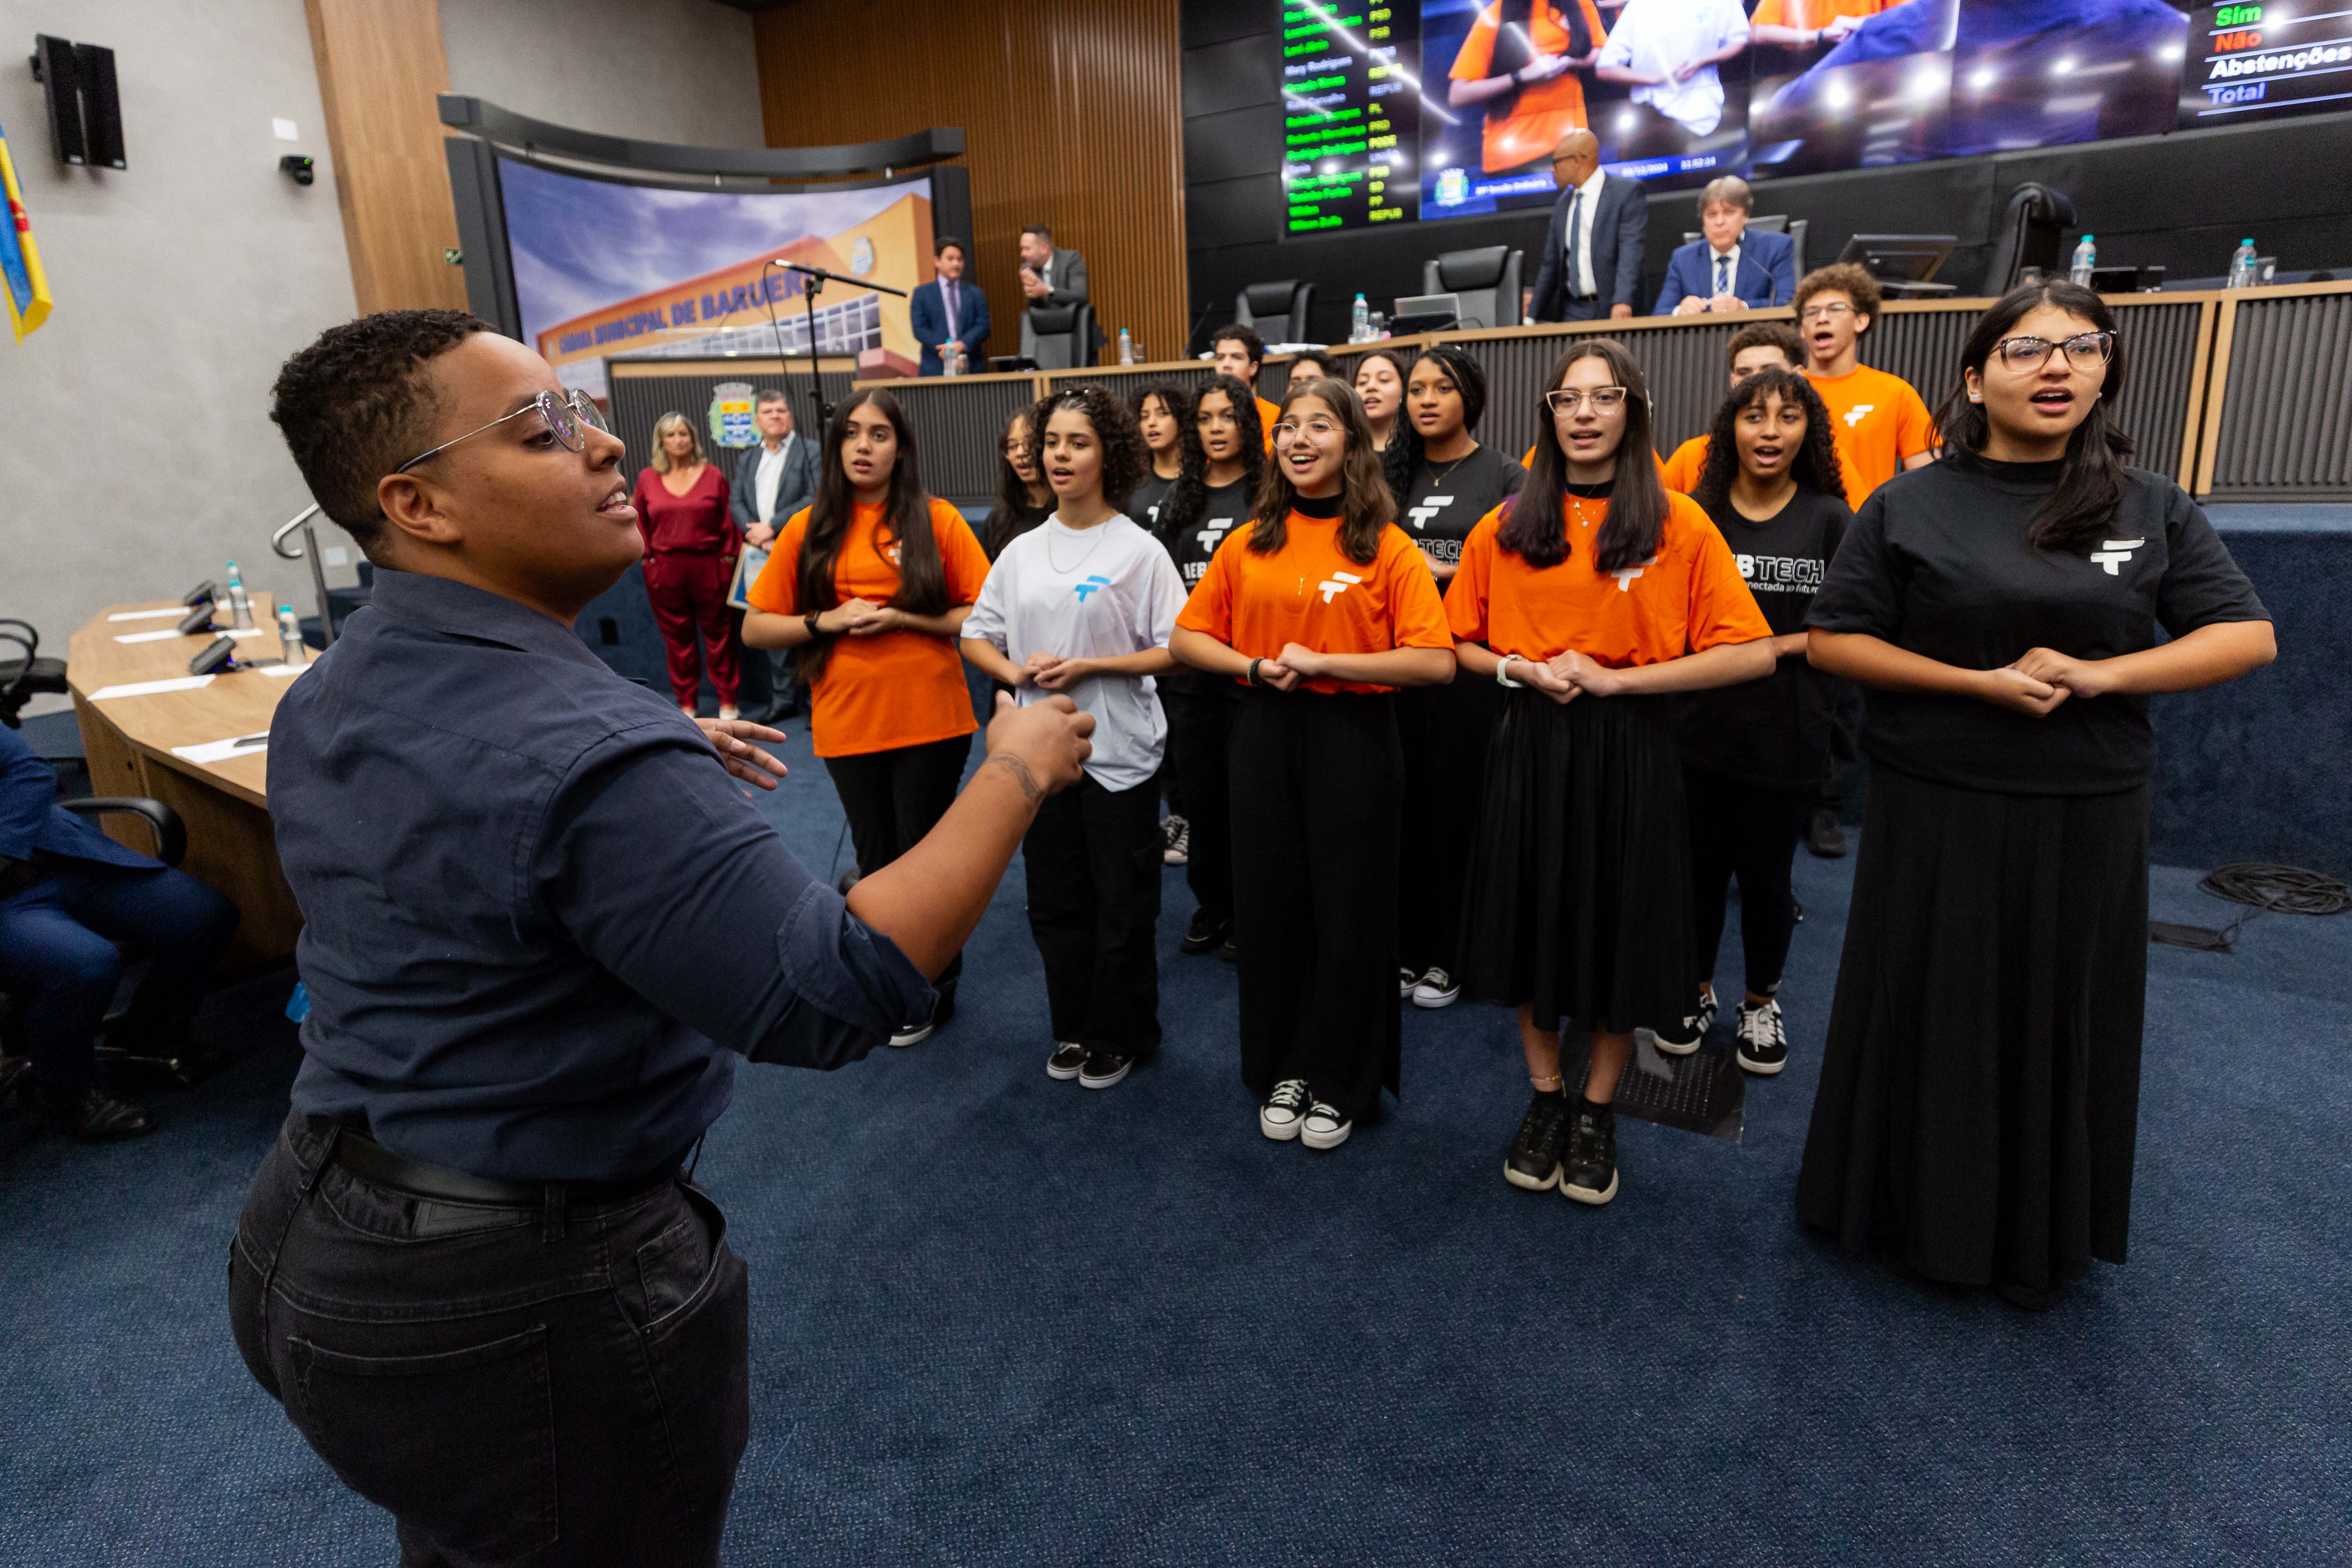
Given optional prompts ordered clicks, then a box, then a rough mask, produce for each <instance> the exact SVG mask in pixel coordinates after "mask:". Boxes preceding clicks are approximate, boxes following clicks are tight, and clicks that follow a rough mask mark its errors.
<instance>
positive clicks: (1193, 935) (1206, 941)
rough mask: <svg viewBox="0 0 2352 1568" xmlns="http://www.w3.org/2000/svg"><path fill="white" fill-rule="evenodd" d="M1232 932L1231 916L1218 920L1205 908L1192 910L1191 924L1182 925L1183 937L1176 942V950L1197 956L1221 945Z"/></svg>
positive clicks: (1214, 949)
mask: <svg viewBox="0 0 2352 1568" xmlns="http://www.w3.org/2000/svg"><path fill="white" fill-rule="evenodd" d="M1233 934H1234V921H1233V916H1231V915H1227V916H1225V917H1224V918H1223V920H1220V919H1218V918H1217V917H1216V916H1215V915H1211V914H1210V913H1209V912H1208V911H1207V910H1205V909H1196V910H1194V911H1192V924H1191V925H1187V926H1185V927H1184V939H1183V940H1182V941H1181V942H1179V943H1177V944H1176V946H1177V950H1178V951H1179V952H1183V953H1190V954H1192V956H1195V957H1198V956H1200V955H1201V954H1202V953H1213V952H1214V951H1216V949H1218V948H1220V947H1222V946H1224V945H1225V943H1226V941H1227V939H1228V938H1230V937H1231V936H1233Z"/></svg>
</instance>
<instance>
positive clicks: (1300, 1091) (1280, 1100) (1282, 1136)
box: [1257, 1078, 1307, 1144]
mask: <svg viewBox="0 0 2352 1568" xmlns="http://www.w3.org/2000/svg"><path fill="white" fill-rule="evenodd" d="M1305 1120H1307V1080H1305V1079H1304V1078H1286V1079H1284V1080H1283V1081H1282V1082H1279V1083H1277V1084H1276V1085H1275V1086H1274V1092H1273V1093H1271V1094H1269V1095H1267V1096H1266V1097H1265V1104H1263V1105H1261V1106H1259V1107H1258V1108H1257V1130H1258V1131H1259V1132H1261V1133H1264V1134H1265V1135H1266V1136H1267V1137H1269V1138H1272V1139H1274V1140H1275V1141H1276V1143H1283V1144H1286V1143H1288V1142H1290V1140H1291V1139H1293V1138H1295V1137H1297V1136H1298V1124H1299V1123H1301V1122H1304V1121H1305Z"/></svg>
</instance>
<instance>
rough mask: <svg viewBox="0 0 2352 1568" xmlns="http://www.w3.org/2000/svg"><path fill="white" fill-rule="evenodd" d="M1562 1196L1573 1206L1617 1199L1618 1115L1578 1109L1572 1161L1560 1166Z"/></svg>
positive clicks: (1570, 1143)
mask: <svg viewBox="0 0 2352 1568" xmlns="http://www.w3.org/2000/svg"><path fill="white" fill-rule="evenodd" d="M1559 1195H1560V1197H1564V1198H1567V1199H1568V1200H1569V1201H1570V1203H1589V1204H1592V1205H1594V1206H1596V1207H1597V1206H1599V1205H1601V1204H1604V1203H1607V1202H1608V1201H1609V1200H1610V1199H1611V1198H1612V1197H1616V1196H1617V1113H1616V1111H1615V1110H1614V1109H1612V1108H1608V1107H1603V1108H1602V1109H1601V1110H1598V1111H1595V1110H1594V1109H1592V1108H1591V1106H1590V1105H1584V1104H1579V1105H1577V1106H1576V1107H1575V1116H1574V1120H1573V1123H1572V1124H1571V1125H1570V1129H1569V1134H1568V1157H1567V1158H1566V1159H1564V1160H1563V1161H1561V1162H1560V1167H1559Z"/></svg>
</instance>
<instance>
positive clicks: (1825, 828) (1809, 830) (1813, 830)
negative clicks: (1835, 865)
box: [1805, 806, 1845, 861]
mask: <svg viewBox="0 0 2352 1568" xmlns="http://www.w3.org/2000/svg"><path fill="white" fill-rule="evenodd" d="M1805 847H1806V848H1807V849H1809V850H1811V851H1812V852H1813V853H1815V854H1817V855H1819V856H1821V858H1822V859H1823V860H1825V861H1833V860H1836V859H1838V858H1839V857H1840V856H1842V855H1843V854H1844V853H1845V830H1844V829H1843V828H1842V827H1840V826H1839V825H1838V820H1837V813H1836V812H1835V811H1832V810H1830V809H1829V808H1828V807H1827V806H1823V807H1822V808H1821V809H1820V810H1816V811H1815V812H1814V813H1813V820H1812V821H1811V822H1810V823H1808V824H1806V827H1805Z"/></svg>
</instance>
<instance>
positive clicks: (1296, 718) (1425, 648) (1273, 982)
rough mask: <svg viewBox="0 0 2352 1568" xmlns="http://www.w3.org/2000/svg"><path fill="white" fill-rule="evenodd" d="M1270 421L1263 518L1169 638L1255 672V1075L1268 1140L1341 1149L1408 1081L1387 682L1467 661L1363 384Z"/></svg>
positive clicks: (1249, 697)
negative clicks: (1390, 479) (1399, 521)
mask: <svg viewBox="0 0 2352 1568" xmlns="http://www.w3.org/2000/svg"><path fill="white" fill-rule="evenodd" d="M1202 401H1203V402H1207V401H1208V399H1207V396H1205V395H1204V397H1203V399H1202ZM1242 406H1244V405H1236V407H1237V409H1238V408H1240V407H1242ZM1243 417H1244V418H1246V417H1247V415H1246V413H1244V414H1243ZM1274 433H1275V465H1274V467H1273V469H1272V471H1271V472H1269V473H1268V474H1267V476H1266V478H1265V485H1264V486H1263V487H1262V488H1261V489H1260V490H1259V492H1258V498H1257V505H1256V507H1255V511H1254V513H1253V514H1252V517H1251V519H1250V526H1249V527H1248V528H1236V529H1235V530H1234V532H1233V533H1232V534H1231V535H1229V536H1227V538H1225V541H1224V543H1223V545H1222V546H1220V547H1219V549H1218V550H1217V553H1216V557H1215V559H1213V560H1212V561H1211V562H1210V563H1209V570H1208V571H1207V572H1206V573H1205V574H1204V575H1203V576H1202V579H1201V584H1200V586H1199V587H1198V588H1196V589H1194V590H1193V591H1192V598H1191V600H1190V601H1187V602H1186V604H1185V606H1184V611H1183V613H1182V614H1181V615H1179V616H1178V617H1177V620H1176V635H1175V637H1174V639H1173V640H1172V641H1171V643H1170V647H1171V650H1172V651H1173V652H1174V653H1175V654H1176V656H1177V657H1178V658H1180V659H1182V660H1183V661H1184V662H1185V663H1186V664H1191V665H1192V666H1193V667H1195V668H1196V669H1200V670H1204V671H1207V672H1209V673H1211V674H1219V675H1223V676H1225V677H1226V678H1227V679H1229V680H1234V681H1238V682H1241V683H1242V684H1243V685H1244V693H1243V701H1242V708H1241V713H1240V715H1239V716H1238V717H1237V718H1236V719H1235V721H1234V732H1233V740H1232V748H1233V749H1232V774H1231V777H1232V782H1233V801H1234V827H1233V831H1234V917H1235V929H1234V938H1235V940H1236V942H1237V943H1238V944H1239V946H1240V948H1241V958H1240V967H1241V985H1242V1009H1241V1011H1242V1018H1241V1035H1242V1041H1241V1043H1242V1081H1243V1082H1244V1083H1247V1084H1248V1085H1249V1087H1250V1089H1251V1091H1252V1092H1254V1093H1255V1094H1257V1095H1258V1096H1259V1097H1260V1098H1261V1099H1262V1100H1263V1101H1264V1104H1263V1105H1262V1106H1261V1107H1260V1109H1259V1112H1258V1127H1259V1130H1260V1131H1262V1132H1263V1133H1265V1135H1266V1136H1267V1137H1269V1138H1276V1139H1289V1138H1298V1139H1301V1140H1302V1141H1304V1142H1305V1143H1306V1145H1307V1147H1308V1148H1311V1149H1331V1148H1337V1147H1338V1146H1339V1145H1341V1144H1342V1143H1345V1142H1346V1141H1347V1139H1348V1135H1349V1133H1350V1132H1351V1131H1353V1129H1354V1126H1355V1124H1356V1122H1357V1121H1358V1120H1359V1119H1360V1118H1361V1117H1363V1116H1366V1115H1368V1114H1370V1113H1371V1111H1372V1110H1373V1109H1374V1107H1375V1106H1377V1105H1378V1104H1379V1103H1380V1094H1381V1086H1382V1085H1384V1084H1385V1085H1386V1086H1387V1087H1388V1088H1389V1089H1390V1090H1391V1091H1394V1090H1395V1089H1396V1087H1397V1083H1398V1060H1399V1033H1398V1030H1399V1017H1398V1001H1397V994H1396V988H1395V981H1394V978H1393V976H1394V973H1395V968H1394V966H1395V962H1396V959H1395V955H1396V877H1397V870H1396V843H1397V833H1398V830H1399V827H1400V824H1401V821H1402V778H1403V761H1402V758H1401V757H1400V756H1399V753H1398V749H1397V730H1396V713H1395V709H1394V706H1393V704H1392V702H1391V698H1390V695H1389V694H1390V693H1391V692H1393V691H1394V690H1395V689H1396V688H1398V687H1400V686H1413V685H1437V684H1441V683H1443V682H1444V681H1446V680H1448V679H1450V678H1451V677H1452V676H1453V674H1454V668H1453V660H1452V658H1451V657H1450V656H1449V655H1448V654H1447V653H1446V651H1445V650H1446V648H1447V646H1448V644H1449V643H1450V642H1451V639H1450V638H1449V637H1448V636H1447V635H1446V632H1445V624H1444V614H1445V608H1444V602H1443V601H1441V600H1440V599H1439V598H1438V595H1437V584H1436V583H1435V582H1434V581H1433V580H1431V578H1430V575H1429V567H1428V565H1427V564H1426V563H1425V562H1424V561H1423V559H1422V557H1421V552H1420V551H1419V550H1417V549H1413V547H1412V541H1411V540H1409V539H1407V538H1405V537H1404V534H1403V532H1402V530H1400V529H1399V528H1397V527H1396V523H1395V517H1396V504H1395V502H1394V501H1393V500H1391V498H1390V496H1389V488H1388V486H1387V484H1386V483H1385V482H1384V481H1383V480H1382V479H1381V472H1380V463H1379V460H1378V459H1377V458H1376V457H1375V456H1374V455H1373V453H1372V439H1371V431H1370V427H1369V426H1367V425H1366V423H1365V422H1364V410H1363V405H1362V404H1361V403H1360V402H1357V401H1356V394H1355V393H1354V392H1350V391H1349V390H1348V389H1347V388H1346V387H1344V386H1342V385H1340V384H1339V382H1334V381H1317V382H1307V384H1306V385H1305V386H1304V387H1294V388H1292V389H1291V391H1290V392H1289V393H1288V395H1287V396H1286V397H1285V398H1284V399H1283V402H1282V406H1281V409H1280V411H1279V417H1278V418H1277V419H1276V423H1275V427H1274Z"/></svg>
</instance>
